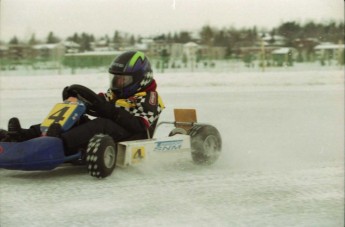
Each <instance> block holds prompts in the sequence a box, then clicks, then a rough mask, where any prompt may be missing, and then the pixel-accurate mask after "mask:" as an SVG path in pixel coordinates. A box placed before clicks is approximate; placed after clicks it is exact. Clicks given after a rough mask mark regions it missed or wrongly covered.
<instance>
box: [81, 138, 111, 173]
mask: <svg viewBox="0 0 345 227" xmlns="http://www.w3.org/2000/svg"><path fill="white" fill-rule="evenodd" d="M116 157H117V149H116V145H115V143H114V140H113V139H112V138H111V137H110V136H108V135H103V134H98V135H95V136H94V137H92V138H91V140H90V141H89V144H88V146H87V150H86V167H87V169H88V172H89V173H90V175H91V176H93V177H97V178H105V177H107V176H109V175H111V174H112V172H113V170H114V169H115V166H116Z"/></svg>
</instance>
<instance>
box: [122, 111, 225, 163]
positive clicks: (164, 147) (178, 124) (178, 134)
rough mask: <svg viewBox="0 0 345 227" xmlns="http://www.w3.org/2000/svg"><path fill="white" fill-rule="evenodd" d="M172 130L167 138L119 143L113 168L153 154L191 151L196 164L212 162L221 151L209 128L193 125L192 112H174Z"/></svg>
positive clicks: (217, 134)
mask: <svg viewBox="0 0 345 227" xmlns="http://www.w3.org/2000/svg"><path fill="white" fill-rule="evenodd" d="M174 116H175V121H173V122H168V121H163V122H160V123H159V124H158V125H157V127H159V126H160V125H162V124H172V125H174V126H175V128H174V129H173V130H172V131H171V132H170V134H169V136H168V137H163V138H157V139H146V140H136V141H125V142H120V143H118V145H117V161H116V165H117V166H121V167H125V166H129V165H133V164H136V163H139V162H141V161H142V160H145V159H147V158H149V157H150V156H151V155H153V154H154V153H167V152H191V155H192V159H193V162H194V163H196V164H212V163H214V162H215V161H216V160H217V159H218V157H219V155H220V151H221V144H222V141H221V136H220V133H219V132H218V130H217V129H216V128H215V127H214V126H211V125H207V124H199V123H197V118H196V111H195V109H174Z"/></svg>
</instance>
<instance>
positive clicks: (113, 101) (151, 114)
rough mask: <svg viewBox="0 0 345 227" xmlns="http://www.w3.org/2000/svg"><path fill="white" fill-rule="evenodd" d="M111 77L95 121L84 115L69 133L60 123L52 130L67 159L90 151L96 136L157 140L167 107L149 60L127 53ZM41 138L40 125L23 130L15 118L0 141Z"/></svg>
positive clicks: (116, 62)
mask: <svg viewBox="0 0 345 227" xmlns="http://www.w3.org/2000/svg"><path fill="white" fill-rule="evenodd" d="M109 73H110V88H109V89H108V91H107V93H106V94H103V93H100V94H99V96H101V99H102V101H101V102H98V103H97V104H95V105H94V110H95V113H94V115H95V116H96V118H95V119H93V120H91V119H89V118H88V117H87V116H86V115H83V116H82V117H81V118H80V120H79V122H78V123H77V124H76V125H75V126H74V127H73V128H71V129H70V130H68V131H66V132H62V131H61V126H60V125H59V124H58V123H53V124H52V125H51V126H50V127H49V129H48V132H47V136H55V137H59V138H61V139H62V141H63V143H64V147H65V155H66V156H68V155H72V154H75V153H77V152H78V150H79V149H80V148H86V146H87V144H88V142H89V140H90V139H91V138H92V137H93V136H94V135H95V134H100V133H102V134H107V135H109V136H111V137H112V138H113V139H114V142H119V141H123V140H134V139H146V138H148V137H152V136H153V132H154V130H155V127H156V124H157V121H158V117H159V115H160V113H161V111H162V110H163V109H164V104H163V102H162V101H161V98H160V96H159V95H158V93H157V91H156V87H157V85H156V82H155V80H154V79H153V75H152V69H151V64H150V62H149V60H148V58H147V57H146V56H145V55H144V53H142V52H140V51H128V52H124V53H122V54H120V55H119V56H118V57H116V58H115V59H114V60H113V62H112V63H111V65H110V67H109ZM73 95H74V94H73V93H72V92H70V91H69V87H66V88H65V89H64V90H63V95H62V96H63V99H64V100H65V99H67V98H68V97H70V96H73ZM41 134H42V133H41V130H40V124H38V125H33V126H31V127H30V128H29V129H23V128H21V126H20V122H19V120H18V118H11V119H10V120H9V123H8V131H5V130H2V131H1V132H0V139H1V141H2V142H21V141H25V140H29V139H32V138H35V137H39V136H41Z"/></svg>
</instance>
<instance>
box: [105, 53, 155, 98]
mask: <svg viewBox="0 0 345 227" xmlns="http://www.w3.org/2000/svg"><path fill="white" fill-rule="evenodd" d="M109 73H110V89H111V90H112V92H114V93H115V95H116V97H118V98H128V97H130V96H132V95H134V94H135V93H137V92H138V91H142V90H144V89H145V88H146V87H148V86H149V85H150V84H151V82H152V81H153V76H152V68H151V64H150V61H149V60H148V58H147V57H146V56H145V54H144V53H143V52H140V51H127V52H124V53H122V54H120V55H119V56H117V57H116V58H115V59H114V60H113V62H112V63H111V65H110V67H109Z"/></svg>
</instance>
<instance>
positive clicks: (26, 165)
mask: <svg viewBox="0 0 345 227" xmlns="http://www.w3.org/2000/svg"><path fill="white" fill-rule="evenodd" d="M79 157H80V153H78V154H76V155H74V156H71V157H66V156H65V154H64V148H63V143H62V140H61V139H59V138H56V137H48V136H43V137H38V138H34V139H31V140H27V141H24V142H0V168H4V169H12V170H51V169H54V168H56V167H57V166H59V165H61V164H62V163H64V162H66V161H70V160H76V159H78V158H79Z"/></svg>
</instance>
